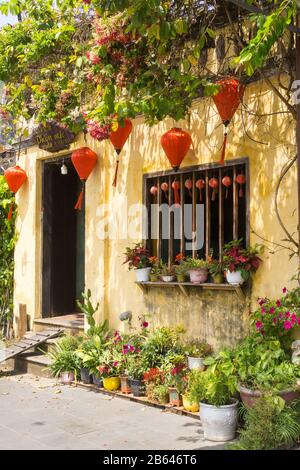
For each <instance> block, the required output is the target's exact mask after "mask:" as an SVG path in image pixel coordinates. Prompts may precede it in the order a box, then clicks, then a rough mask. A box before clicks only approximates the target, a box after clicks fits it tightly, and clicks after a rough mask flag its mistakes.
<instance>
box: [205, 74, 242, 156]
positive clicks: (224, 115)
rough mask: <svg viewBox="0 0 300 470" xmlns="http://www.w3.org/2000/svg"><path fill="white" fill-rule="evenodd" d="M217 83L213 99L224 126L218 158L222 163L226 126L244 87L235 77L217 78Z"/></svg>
mask: <svg viewBox="0 0 300 470" xmlns="http://www.w3.org/2000/svg"><path fill="white" fill-rule="evenodd" d="M217 85H219V86H220V91H219V92H218V93H217V94H216V95H215V96H213V100H214V103H215V105H216V107H217V109H218V111H219V114H220V116H221V119H222V121H223V124H224V126H225V131H224V142H223V146H222V152H221V160H220V163H221V164H222V165H223V164H224V160H225V152H226V144H227V126H228V125H229V123H230V121H231V119H232V118H233V115H234V113H235V112H236V110H237V109H238V107H239V105H240V103H241V100H242V98H243V95H244V91H245V87H244V85H242V84H241V83H240V82H239V81H238V80H237V79H236V78H233V77H228V78H224V79H222V80H219V81H218V82H217Z"/></svg>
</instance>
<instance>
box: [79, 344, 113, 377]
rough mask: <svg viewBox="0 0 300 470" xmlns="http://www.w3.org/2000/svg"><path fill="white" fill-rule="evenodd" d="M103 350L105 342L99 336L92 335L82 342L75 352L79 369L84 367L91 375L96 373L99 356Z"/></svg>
mask: <svg viewBox="0 0 300 470" xmlns="http://www.w3.org/2000/svg"><path fill="white" fill-rule="evenodd" d="M105 348H106V342H105V340H104V338H103V337H101V336H97V335H94V336H92V337H91V338H88V339H87V340H85V341H83V342H82V344H81V346H80V348H78V349H77V351H76V355H77V357H78V358H79V360H80V365H81V367H86V368H87V369H89V371H90V372H91V373H92V374H95V373H97V367H98V366H99V363H100V358H101V354H102V352H103V350H104V349H105Z"/></svg>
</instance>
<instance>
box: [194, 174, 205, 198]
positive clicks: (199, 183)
mask: <svg viewBox="0 0 300 470" xmlns="http://www.w3.org/2000/svg"><path fill="white" fill-rule="evenodd" d="M205 186H206V184H205V180H204V179H202V178H200V179H199V180H197V181H196V188H197V189H199V191H200V202H202V189H204V188H205Z"/></svg>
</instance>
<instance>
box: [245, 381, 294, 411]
mask: <svg viewBox="0 0 300 470" xmlns="http://www.w3.org/2000/svg"><path fill="white" fill-rule="evenodd" d="M239 391H240V395H241V399H242V402H243V403H244V405H246V406H247V407H248V408H252V407H253V406H254V405H255V404H256V402H257V401H258V399H259V398H260V397H262V396H263V392H261V391H260V390H251V389H250V388H246V387H243V386H242V385H239ZM278 395H279V396H280V397H281V398H283V399H284V401H285V402H286V403H290V402H292V401H294V400H298V399H299V398H300V392H299V391H298V390H293V389H292V388H289V389H286V390H282V391H281V392H278Z"/></svg>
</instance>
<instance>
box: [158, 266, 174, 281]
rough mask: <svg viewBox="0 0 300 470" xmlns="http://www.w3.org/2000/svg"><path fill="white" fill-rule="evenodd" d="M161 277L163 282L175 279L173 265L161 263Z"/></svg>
mask: <svg viewBox="0 0 300 470" xmlns="http://www.w3.org/2000/svg"><path fill="white" fill-rule="evenodd" d="M161 279H162V280H163V282H173V281H174V280H175V275H174V267H173V266H170V267H169V266H168V265H167V264H164V263H162V265H161Z"/></svg>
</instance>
